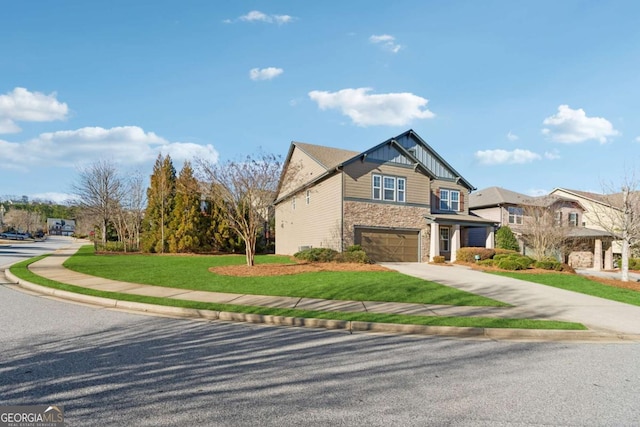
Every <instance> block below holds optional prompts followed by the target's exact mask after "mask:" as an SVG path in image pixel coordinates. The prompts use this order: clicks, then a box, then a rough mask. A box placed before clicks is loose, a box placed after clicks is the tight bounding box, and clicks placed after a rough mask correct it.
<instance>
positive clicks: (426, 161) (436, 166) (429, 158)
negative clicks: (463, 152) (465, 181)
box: [396, 132, 460, 180]
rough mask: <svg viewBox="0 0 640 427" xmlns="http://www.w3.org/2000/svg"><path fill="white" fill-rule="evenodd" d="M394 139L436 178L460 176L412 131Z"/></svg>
mask: <svg viewBox="0 0 640 427" xmlns="http://www.w3.org/2000/svg"><path fill="white" fill-rule="evenodd" d="M396 141H397V142H398V144H400V145H401V146H402V147H403V148H405V149H406V150H407V151H408V152H410V153H411V154H413V155H414V156H415V158H416V159H417V160H418V161H419V162H420V163H422V165H423V166H424V167H426V168H427V170H429V171H430V172H431V173H432V174H433V175H434V176H435V177H436V178H438V179H446V180H455V179H456V178H458V177H459V176H460V175H459V174H458V173H457V172H456V171H455V170H454V169H453V168H452V167H451V166H450V165H449V164H448V163H447V162H445V161H444V160H443V159H442V158H441V157H440V155H438V153H436V152H435V151H434V150H433V149H432V148H431V147H429V146H428V145H426V143H424V142H421V141H420V140H419V139H418V138H416V137H415V134H414V133H413V132H406V133H404V134H402V135H400V136H399V137H396Z"/></svg>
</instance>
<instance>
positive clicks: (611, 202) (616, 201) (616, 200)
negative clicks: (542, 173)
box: [551, 187, 631, 208]
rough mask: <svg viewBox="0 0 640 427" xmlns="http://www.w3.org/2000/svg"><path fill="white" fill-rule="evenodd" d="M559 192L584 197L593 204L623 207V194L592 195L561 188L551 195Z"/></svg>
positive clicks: (586, 192)
mask: <svg viewBox="0 0 640 427" xmlns="http://www.w3.org/2000/svg"><path fill="white" fill-rule="evenodd" d="M557 190H560V191H564V192H566V193H569V194H573V195H574V196H577V197H582V198H584V199H587V200H590V201H592V202H597V203H600V204H603V205H607V206H613V207H616V208H620V207H621V206H622V205H623V193H613V194H602V193H591V192H588V191H579V190H571V189H568V188H561V187H558V188H555V189H554V190H553V191H552V192H551V193H553V192H555V191H557ZM630 194H631V193H630Z"/></svg>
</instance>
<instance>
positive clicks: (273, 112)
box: [0, 0, 640, 202]
mask: <svg viewBox="0 0 640 427" xmlns="http://www.w3.org/2000/svg"><path fill="white" fill-rule="evenodd" d="M1 10H2V11H1V12H0V13H1V14H2V25H0V53H1V54H0V199H3V198H5V199H6V198H8V197H10V196H17V197H22V196H27V197H28V198H29V199H30V200H51V201H54V202H62V201H64V200H67V199H68V198H69V197H70V195H71V194H72V193H73V186H74V184H76V183H77V182H78V178H79V171H81V170H82V169H83V168H85V167H87V166H89V165H91V164H93V163H95V162H98V161H104V160H106V161H109V162H112V163H113V164H115V165H117V167H118V169H119V170H120V171H121V172H122V174H123V175H124V176H127V175H129V174H133V173H140V174H142V175H143V176H149V175H150V174H151V172H152V167H153V163H154V161H155V159H156V158H157V156H158V155H159V154H162V155H166V154H169V155H170V156H171V158H172V159H173V162H174V165H175V167H176V169H177V170H178V171H179V170H180V169H181V167H182V165H183V162H184V161H185V160H189V161H191V162H192V163H193V162H194V161H195V159H205V160H208V161H213V162H216V161H217V162H225V161H230V160H239V159H241V158H243V157H244V156H246V155H247V154H252V153H256V152H258V151H259V150H261V151H263V152H267V153H272V154H277V155H281V156H282V157H284V156H286V154H287V151H288V149H289V145H290V143H291V142H292V141H301V142H307V143H311V144H318V145H326V146H331V147H337V148H344V149H347V150H353V151H364V150H366V149H368V148H370V147H372V146H374V145H376V144H378V143H380V142H382V141H384V140H386V139H388V138H391V137H393V136H396V135H399V134H401V133H403V132H404V131H406V130H408V129H413V130H414V131H415V132H416V133H418V134H419V135H420V136H421V137H422V138H423V139H424V140H425V141H427V143H428V144H429V145H430V146H431V147H432V148H433V149H435V150H436V151H437V152H438V153H439V154H440V155H441V156H442V157H443V158H444V159H445V160H446V161H447V162H448V163H449V164H451V165H452V166H453V167H454V168H455V169H456V170H457V171H458V172H459V173H460V174H461V175H462V176H463V177H464V178H465V179H466V180H467V181H469V182H471V184H473V185H474V186H475V187H476V188H477V189H482V188H486V187H491V186H500V187H504V188H507V189H509V190H512V191H517V192H521V193H525V194H530V195H540V194H545V193H546V192H549V191H551V190H553V189H554V188H556V187H563V188H569V189H575V190H583V191H595V192H599V191H602V189H603V188H605V184H607V183H614V184H613V185H615V183H616V182H618V181H620V180H621V179H622V178H623V177H624V176H625V174H627V173H629V171H634V170H635V169H636V167H637V165H638V158H639V154H640V120H638V118H639V117H640V96H639V95H640V22H639V21H638V16H640V2H637V1H635V0H632V1H625V0H619V1H607V2H604V1H599V0H598V1H577V0H562V1H556V0H553V1H548V0H536V1H529V2H526V1H511V0H505V1H491V0H486V1H485V0H483V1H479V0H470V1H457V0H452V1H441V0H439V1H429V0H417V1H409V0H398V1H394V2H383V1H370V0H366V1H365V0H353V1H338V0H330V1H324V2H310V1H284V0H283V1H277V2H274V1H242V0H238V1H233V2H222V1H208V0H201V1H194V0H180V1H173V0H171V1H170V0H154V1H153V2H151V1H145V0H139V1H130V0H110V1H108V2H95V1H84V0H77V1H70V0H57V1H48V0H41V1H32V0H21V1H18V0H2V8H1Z"/></svg>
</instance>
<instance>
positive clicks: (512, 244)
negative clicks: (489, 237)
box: [496, 225, 520, 251]
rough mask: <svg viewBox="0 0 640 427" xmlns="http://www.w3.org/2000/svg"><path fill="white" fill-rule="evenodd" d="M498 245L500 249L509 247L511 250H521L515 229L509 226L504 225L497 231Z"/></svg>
mask: <svg viewBox="0 0 640 427" xmlns="http://www.w3.org/2000/svg"><path fill="white" fill-rule="evenodd" d="M496 247H497V248H500V249H508V250H511V251H519V250H520V245H519V244H518V239H516V236H515V235H514V234H513V231H511V229H510V228H509V227H508V226H506V225H505V226H502V227H500V228H499V229H498V231H496Z"/></svg>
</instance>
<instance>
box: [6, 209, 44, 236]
mask: <svg viewBox="0 0 640 427" xmlns="http://www.w3.org/2000/svg"><path fill="white" fill-rule="evenodd" d="M3 221H4V224H5V225H8V226H9V227H12V228H14V229H15V230H18V231H24V232H28V233H30V232H33V231H35V230H36V228H38V227H41V226H42V216H41V215H40V214H39V213H38V212H29V211H26V210H23V209H10V210H9V211H8V212H7V213H6V214H4V219H3Z"/></svg>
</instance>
